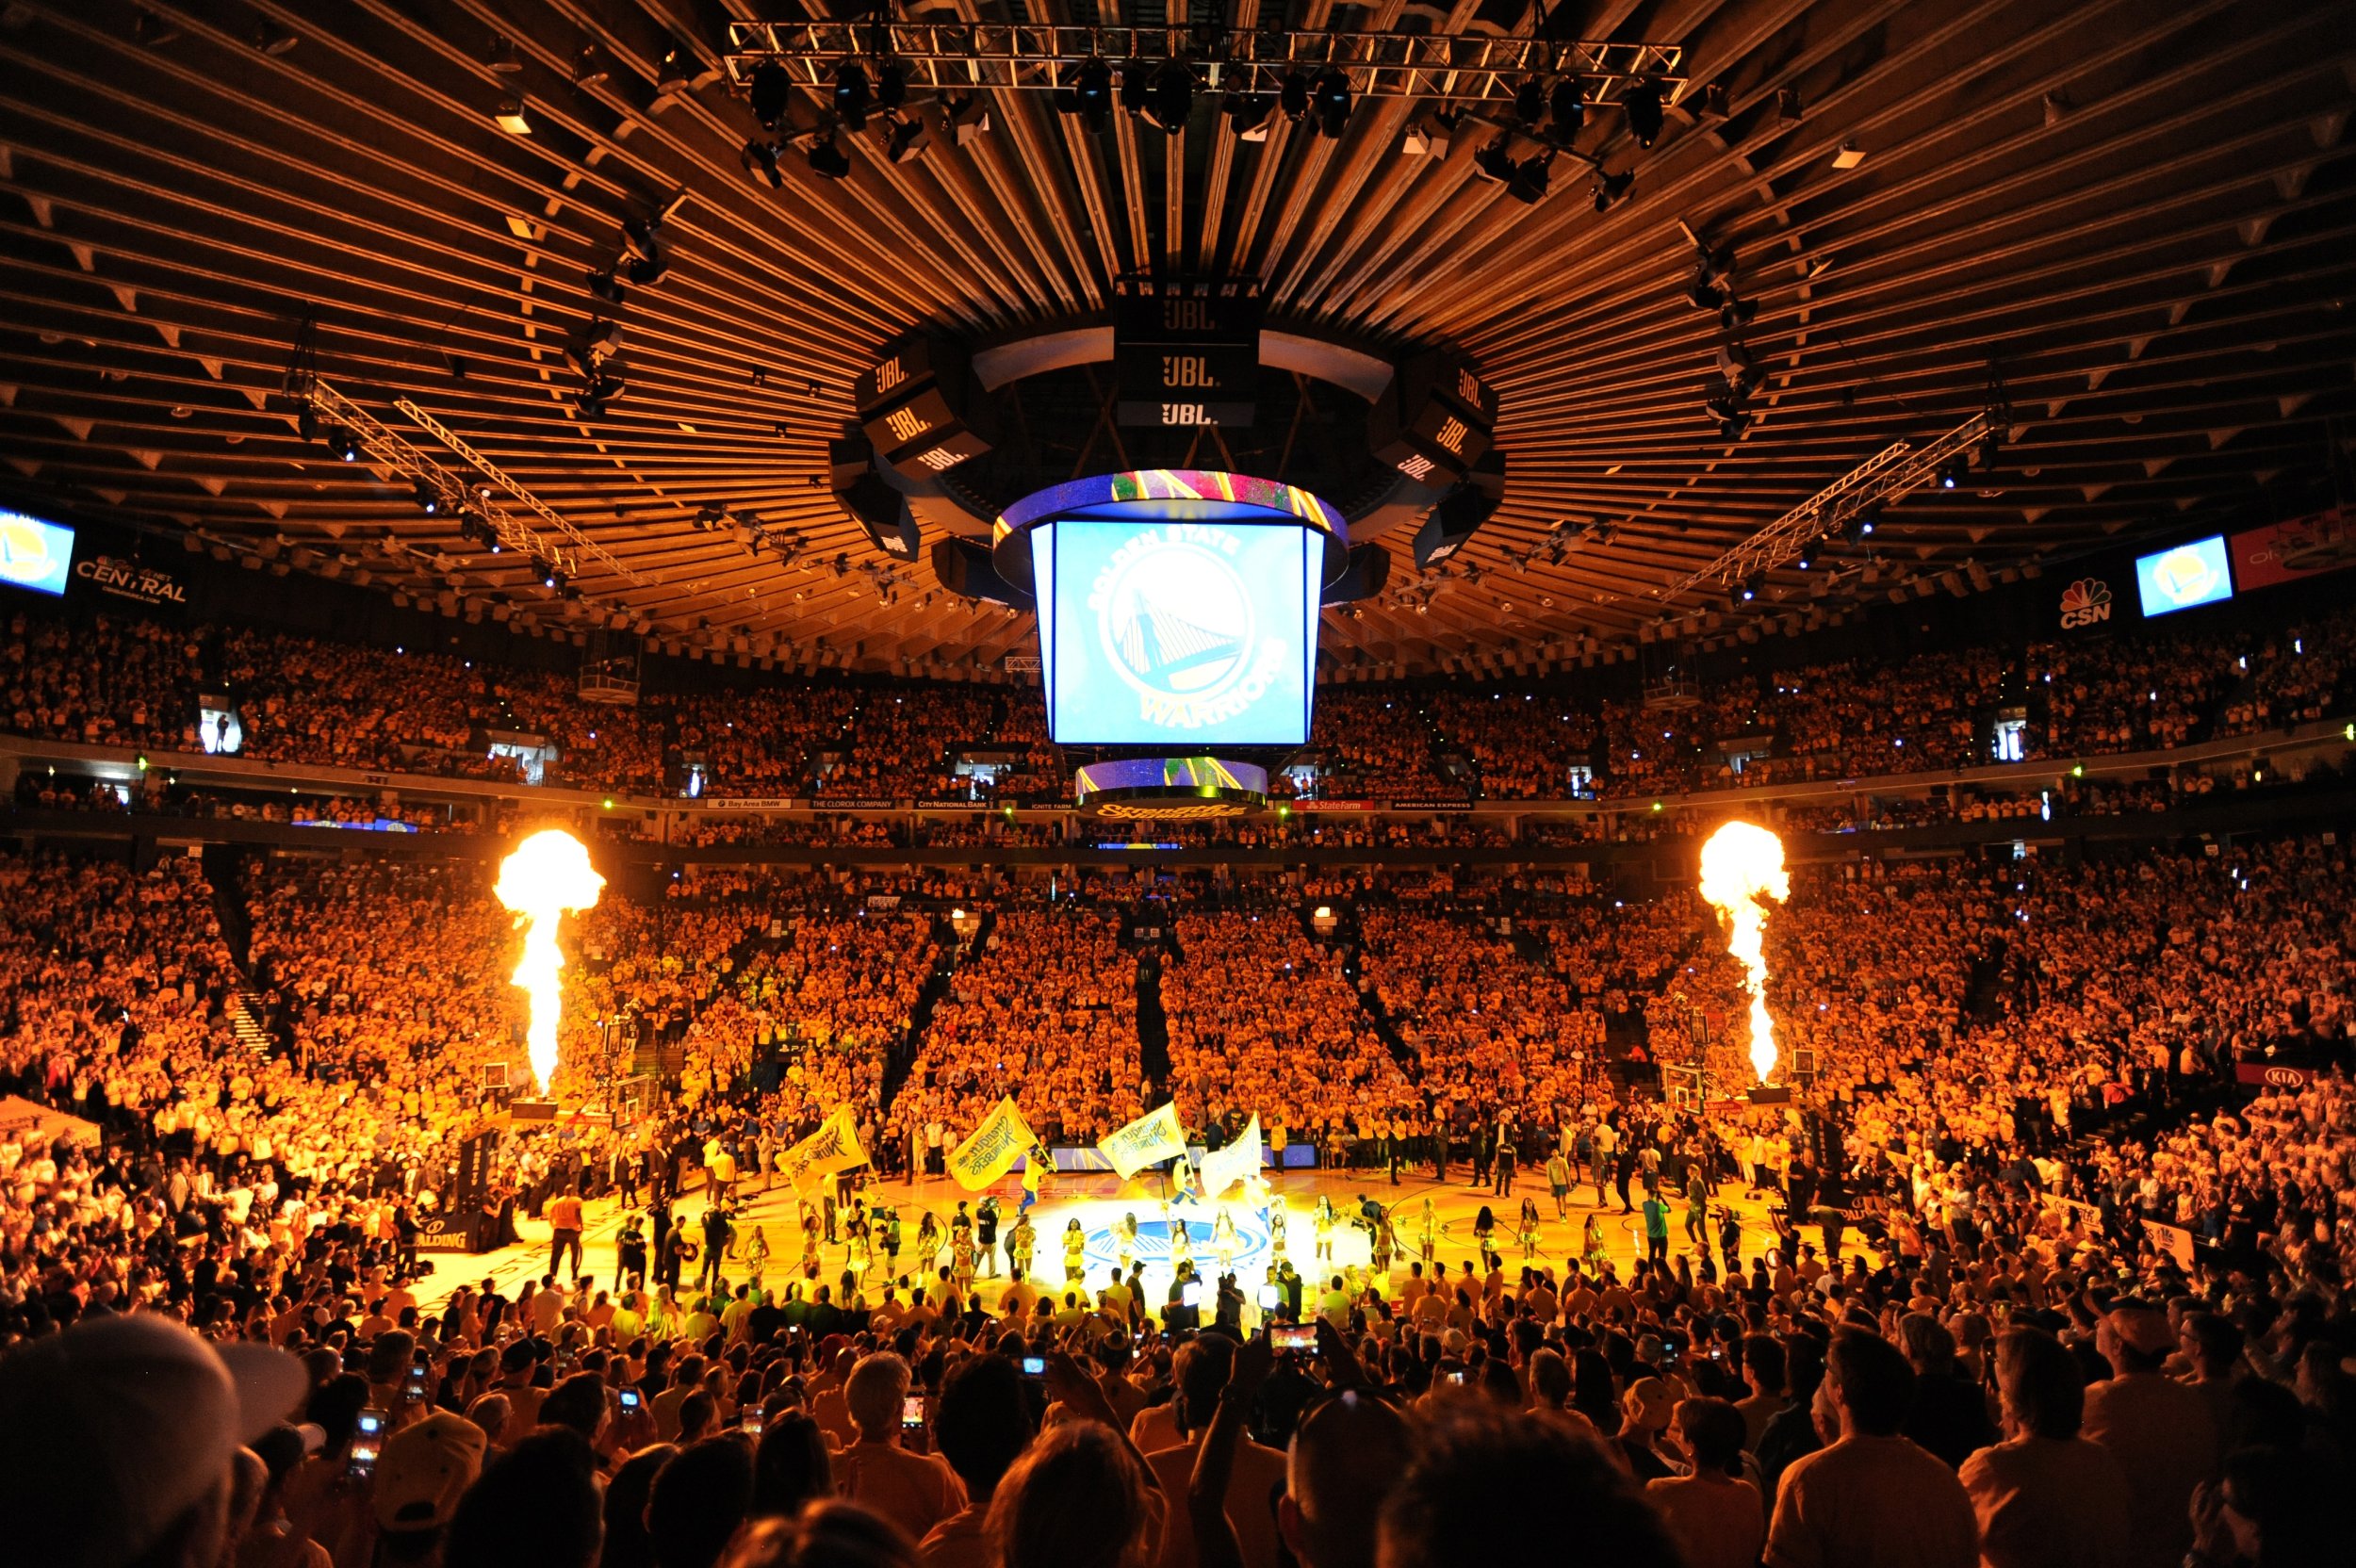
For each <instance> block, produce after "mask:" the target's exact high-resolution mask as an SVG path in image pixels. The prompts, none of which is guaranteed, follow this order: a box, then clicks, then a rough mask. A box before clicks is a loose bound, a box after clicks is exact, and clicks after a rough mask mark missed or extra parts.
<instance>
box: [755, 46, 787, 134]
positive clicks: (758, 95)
mask: <svg viewBox="0 0 2356 1568" xmlns="http://www.w3.org/2000/svg"><path fill="white" fill-rule="evenodd" d="M752 92H753V118H754V119H755V120H758V121H760V122H761V129H762V130H764V131H774V130H776V129H777V122H779V121H781V120H783V119H784V118H785V115H786V110H787V109H789V108H791V107H792V106H793V104H794V76H793V73H791V72H789V71H787V70H786V69H785V67H783V66H781V65H779V64H778V63H777V61H775V60H763V61H761V64H760V66H759V67H758V68H756V69H755V70H754V72H753V82H752Z"/></svg>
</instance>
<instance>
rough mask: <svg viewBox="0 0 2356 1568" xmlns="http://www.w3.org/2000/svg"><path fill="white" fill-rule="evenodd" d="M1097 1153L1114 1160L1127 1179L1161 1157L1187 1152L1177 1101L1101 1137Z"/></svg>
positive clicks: (1116, 1166)
mask: <svg viewBox="0 0 2356 1568" xmlns="http://www.w3.org/2000/svg"><path fill="white" fill-rule="evenodd" d="M1096 1148H1097V1152H1099V1153H1101V1154H1103V1155H1104V1158H1106V1159H1107V1160H1110V1161H1111V1162H1112V1167H1113V1169H1115V1170H1117V1171H1119V1172H1120V1173H1121V1180H1122V1181H1124V1182H1125V1181H1127V1180H1128V1179H1129V1178H1130V1177H1132V1176H1135V1175H1136V1174H1137V1172H1138V1171H1140V1170H1143V1169H1144V1168H1146V1167H1147V1166H1149V1165H1152V1164H1153V1163H1154V1162H1155V1161H1157V1160H1166V1159H1168V1158H1170V1156H1171V1155H1172V1154H1183V1153H1185V1152H1186V1129H1185V1128H1183V1127H1181V1126H1179V1125H1178V1105H1177V1103H1176V1102H1175V1101H1171V1102H1170V1103H1166V1104H1163V1105H1161V1106H1158V1107H1156V1108H1155V1109H1153V1110H1150V1111H1148V1112H1146V1113H1145V1114H1144V1115H1143V1116H1141V1117H1139V1118H1137V1119H1136V1120H1135V1121H1132V1122H1131V1123H1129V1125H1128V1126H1126V1127H1123V1128H1122V1129H1121V1131H1119V1132H1117V1133H1115V1134H1113V1135H1111V1136H1110V1137H1107V1138H1104V1139H1101V1140H1099V1142H1098V1143H1097V1145H1096Z"/></svg>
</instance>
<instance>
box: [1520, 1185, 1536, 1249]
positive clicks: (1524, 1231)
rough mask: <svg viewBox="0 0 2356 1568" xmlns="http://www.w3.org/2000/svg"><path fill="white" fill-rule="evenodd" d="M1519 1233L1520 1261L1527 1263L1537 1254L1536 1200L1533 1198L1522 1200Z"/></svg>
mask: <svg viewBox="0 0 2356 1568" xmlns="http://www.w3.org/2000/svg"><path fill="white" fill-rule="evenodd" d="M1520 1234H1521V1242H1522V1261H1523V1262H1524V1263H1528V1262H1530V1260H1531V1259H1533V1258H1535V1257H1536V1256H1537V1255H1538V1202H1537V1200H1535V1199H1532V1198H1525V1199H1523V1200H1522V1223H1521V1227H1520Z"/></svg>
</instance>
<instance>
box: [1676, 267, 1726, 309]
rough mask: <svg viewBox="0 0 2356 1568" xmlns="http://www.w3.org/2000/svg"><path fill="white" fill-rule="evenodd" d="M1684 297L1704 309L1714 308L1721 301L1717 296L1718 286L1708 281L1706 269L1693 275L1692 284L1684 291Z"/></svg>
mask: <svg viewBox="0 0 2356 1568" xmlns="http://www.w3.org/2000/svg"><path fill="white" fill-rule="evenodd" d="M1685 297H1686V298H1687V299H1689V300H1691V301H1693V303H1694V304H1696V305H1698V306H1700V307H1701V308H1702V309H1704V310H1716V309H1717V308H1718V307H1719V305H1720V304H1721V303H1722V301H1721V299H1720V298H1719V294H1718V286H1717V285H1716V284H1714V283H1712V282H1710V273H1709V272H1708V271H1706V270H1705V271H1702V272H1698V273H1696V274H1695V275H1694V278H1693V287H1691V288H1689V289H1687V290H1686V291H1685Z"/></svg>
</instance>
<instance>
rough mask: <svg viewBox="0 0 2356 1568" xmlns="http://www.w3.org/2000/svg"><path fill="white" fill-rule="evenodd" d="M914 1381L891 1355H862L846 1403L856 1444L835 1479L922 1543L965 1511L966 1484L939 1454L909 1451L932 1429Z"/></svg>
mask: <svg viewBox="0 0 2356 1568" xmlns="http://www.w3.org/2000/svg"><path fill="white" fill-rule="evenodd" d="M910 1384H911V1378H910V1376H909V1373H908V1363H907V1362H905V1361H903V1360H901V1359H900V1358H899V1357H898V1356H896V1355H894V1354H892V1352H891V1351H889V1350H885V1351H879V1352H877V1353H875V1354H874V1355H870V1356H863V1357H861V1358H860V1359H859V1363H858V1364H856V1365H855V1366H853V1367H852V1368H851V1375H850V1377H849V1378H848V1379H846V1380H844V1382H843V1404H844V1405H845V1406H846V1407H847V1408H848V1409H849V1412H850V1416H851V1425H852V1426H853V1427H854V1428H855V1429H857V1430H858V1433H859V1441H858V1442H856V1443H854V1444H852V1445H851V1446H849V1447H847V1448H845V1449H844V1450H843V1454H842V1456H841V1458H840V1459H839V1460H838V1461H837V1462H836V1465H835V1481H836V1484H837V1485H838V1487H839V1488H840V1489H841V1491H842V1494H843V1496H844V1497H847V1498H848V1499H850V1500H851V1501H852V1502H855V1503H858V1504H859V1505H860V1506H861V1507H864V1508H867V1509H871V1510H873V1511H875V1512H876V1513H879V1514H881V1515H883V1517H885V1518H886V1519H889V1520H891V1521H892V1522H893V1523H894V1524H896V1525H898V1526H899V1527H901V1528H902V1529H904V1530H906V1531H908V1534H909V1535H910V1536H911V1537H913V1538H915V1539H917V1540H920V1541H921V1540H923V1539H924V1536H925V1535H926V1533H928V1532H929V1531H930V1530H931V1529H932V1527H934V1526H935V1525H938V1524H940V1523H941V1521H942V1520H944V1519H947V1518H948V1517H950V1516H951V1515H952V1514H954V1513H956V1512H957V1511H958V1510H959V1509H961V1508H963V1507H964V1506H965V1485H964V1483H963V1482H961V1481H959V1480H958V1479H957V1472H956V1471H954V1470H952V1469H950V1468H949V1466H948V1465H947V1464H946V1463H944V1462H942V1461H941V1459H940V1458H939V1457H938V1456H936V1455H932V1454H924V1453H915V1452H911V1451H909V1450H910V1448H911V1447H912V1446H914V1445H916V1444H921V1443H922V1442H923V1441H924V1429H925V1427H926V1425H927V1422H926V1419H925V1407H924V1397H923V1396H922V1395H921V1394H918V1393H916V1392H914V1390H913V1389H912V1388H911V1386H910ZM911 1418H913V1421H912V1423H911Z"/></svg>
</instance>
